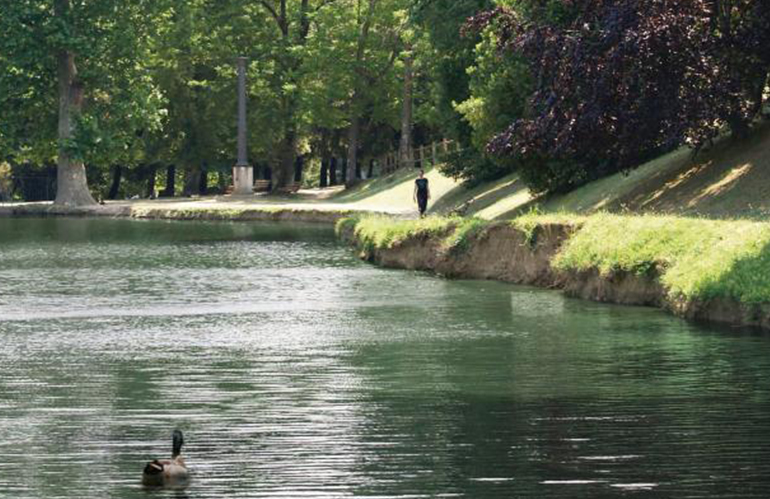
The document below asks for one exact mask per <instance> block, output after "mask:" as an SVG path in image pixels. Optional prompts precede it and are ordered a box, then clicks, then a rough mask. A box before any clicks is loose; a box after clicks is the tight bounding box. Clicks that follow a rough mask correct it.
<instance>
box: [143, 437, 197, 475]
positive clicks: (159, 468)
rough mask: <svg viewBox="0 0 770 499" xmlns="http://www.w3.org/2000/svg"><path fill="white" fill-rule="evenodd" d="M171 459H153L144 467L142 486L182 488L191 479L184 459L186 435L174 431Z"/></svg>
mask: <svg viewBox="0 0 770 499" xmlns="http://www.w3.org/2000/svg"><path fill="white" fill-rule="evenodd" d="M171 443H172V445H171V459H153V460H152V461H150V462H149V463H147V465H146V466H145V467H144V472H143V473H142V484H143V485H146V486H151V487H166V486H181V485H185V484H186V483H187V481H188V480H189V478H190V475H189V472H188V471H187V465H186V464H185V462H184V458H183V457H182V455H181V454H182V445H184V435H183V434H182V432H181V431H180V430H174V432H173V434H172V435H171Z"/></svg>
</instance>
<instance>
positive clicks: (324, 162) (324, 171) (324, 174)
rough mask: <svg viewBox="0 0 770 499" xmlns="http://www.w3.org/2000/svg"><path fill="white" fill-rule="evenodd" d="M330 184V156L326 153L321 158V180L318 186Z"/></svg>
mask: <svg viewBox="0 0 770 499" xmlns="http://www.w3.org/2000/svg"><path fill="white" fill-rule="evenodd" d="M328 185H329V158H328V157H326V154H325V153H324V157H322V158H321V180H320V181H319V183H318V186H319V187H321V188H324V187H327V186H328Z"/></svg>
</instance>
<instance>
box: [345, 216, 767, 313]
mask: <svg viewBox="0 0 770 499" xmlns="http://www.w3.org/2000/svg"><path fill="white" fill-rule="evenodd" d="M502 225H511V226H513V227H514V228H515V229H516V230H517V231H518V232H519V233H520V234H521V236H522V237H521V241H522V244H525V245H527V246H529V247H532V248H534V247H535V246H536V245H537V244H539V243H540V242H541V241H538V239H537V236H538V234H539V231H541V230H542V229H543V228H544V227H549V226H551V227H552V226H561V227H565V228H566V230H567V232H568V233H569V234H570V235H569V237H568V238H567V239H566V241H565V242H564V243H563V244H562V245H561V247H560V249H559V251H558V252H557V253H555V254H554V255H553V259H552V261H550V262H549V264H550V266H551V267H553V269H555V270H557V271H565V272H570V271H571V272H577V273H586V272H596V273H597V274H598V275H600V276H603V277H604V278H606V279H608V280H611V279H612V278H613V277H612V276H614V275H616V274H618V273H624V274H633V275H636V276H639V277H640V278H649V279H651V280H659V282H660V283H661V284H662V286H663V287H664V289H665V290H666V292H667V293H668V298H669V299H672V300H677V299H682V300H687V301H703V302H707V301H711V300H731V301H734V302H737V303H741V304H746V305H754V304H767V303H770V273H768V272H767V269H768V268H770V224H768V223H763V222H752V221H742V220H735V221H727V220H723V221H714V220H707V219H695V218H685V217H674V216H655V215H643V216H636V215H613V214H608V213H597V214H593V215H586V216H579V215H574V214H569V213H547V214H541V213H537V212H532V213H529V214H526V215H523V216H521V217H518V218H516V219H513V220H511V221H505V222H502V221H501V222H492V221H485V220H480V219H475V218H470V219H468V218H453V217H428V218H425V219H422V220H397V219H393V218H388V217H381V216H377V217H373V216H363V217H358V218H356V217H354V218H347V219H344V220H342V221H340V222H338V225H337V231H338V234H340V235H346V237H348V238H350V239H352V240H353V241H354V242H355V243H356V244H357V245H358V246H359V247H360V248H361V249H362V250H363V251H365V252H374V251H378V250H380V251H381V250H386V251H387V250H394V249H397V248H398V247H399V246H401V245H404V244H407V243H409V242H414V241H415V240H421V239H422V240H426V241H427V240H429V239H430V240H431V241H432V242H436V243H437V246H435V247H438V248H440V250H441V251H444V252H449V253H451V252H453V251H456V250H457V249H458V248H461V249H464V250H466V251H467V250H468V249H469V248H470V247H472V246H473V245H474V244H479V243H480V241H483V240H484V237H485V233H486V232H488V231H489V230H491V229H492V228H494V227H500V226H502ZM428 246H430V245H428ZM430 247H434V246H430Z"/></svg>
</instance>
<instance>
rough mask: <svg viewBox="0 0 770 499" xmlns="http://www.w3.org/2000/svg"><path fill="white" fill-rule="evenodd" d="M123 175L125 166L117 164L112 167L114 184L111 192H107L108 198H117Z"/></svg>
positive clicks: (111, 186)
mask: <svg viewBox="0 0 770 499" xmlns="http://www.w3.org/2000/svg"><path fill="white" fill-rule="evenodd" d="M122 177H123V167H122V166H120V165H115V166H113V167H112V185H110V192H108V193H107V199H117V198H118V192H119V191H120V179H121V178H122Z"/></svg>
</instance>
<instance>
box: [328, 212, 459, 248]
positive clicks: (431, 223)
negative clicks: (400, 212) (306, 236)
mask: <svg viewBox="0 0 770 499" xmlns="http://www.w3.org/2000/svg"><path fill="white" fill-rule="evenodd" d="M459 222H460V219H458V218H448V217H426V218H422V219H418V220H403V219H398V218H393V217H388V216H379V215H370V216H363V217H361V218H352V219H350V218H349V219H344V220H341V221H340V222H338V225H337V231H338V233H339V232H340V230H342V229H344V228H345V227H347V228H348V229H350V228H353V230H354V232H355V235H356V238H357V239H358V241H359V244H360V245H361V246H362V247H363V249H364V250H375V249H385V248H391V247H393V246H394V245H396V244H398V243H400V242H403V241H405V240H406V239H408V238H412V237H420V236H429V235H435V234H441V233H445V232H446V231H448V230H449V229H450V228H451V227H453V226H456V225H457V224H458V223H459Z"/></svg>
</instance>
